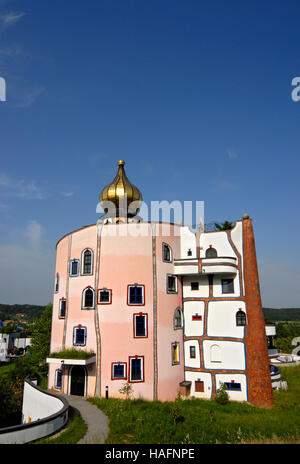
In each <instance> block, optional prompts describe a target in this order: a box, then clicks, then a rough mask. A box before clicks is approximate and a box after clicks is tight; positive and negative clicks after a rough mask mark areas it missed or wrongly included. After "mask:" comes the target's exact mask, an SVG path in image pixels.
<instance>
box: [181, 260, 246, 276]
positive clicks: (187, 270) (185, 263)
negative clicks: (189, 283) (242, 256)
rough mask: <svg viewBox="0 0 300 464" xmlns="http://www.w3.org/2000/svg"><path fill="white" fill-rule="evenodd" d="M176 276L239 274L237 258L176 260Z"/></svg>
mask: <svg viewBox="0 0 300 464" xmlns="http://www.w3.org/2000/svg"><path fill="white" fill-rule="evenodd" d="M174 268H175V269H174V274H176V275H192V274H231V275H232V274H237V258H234V257H233V256H223V257H218V258H199V259H197V258H190V259H188V258H184V259H175V260H174Z"/></svg>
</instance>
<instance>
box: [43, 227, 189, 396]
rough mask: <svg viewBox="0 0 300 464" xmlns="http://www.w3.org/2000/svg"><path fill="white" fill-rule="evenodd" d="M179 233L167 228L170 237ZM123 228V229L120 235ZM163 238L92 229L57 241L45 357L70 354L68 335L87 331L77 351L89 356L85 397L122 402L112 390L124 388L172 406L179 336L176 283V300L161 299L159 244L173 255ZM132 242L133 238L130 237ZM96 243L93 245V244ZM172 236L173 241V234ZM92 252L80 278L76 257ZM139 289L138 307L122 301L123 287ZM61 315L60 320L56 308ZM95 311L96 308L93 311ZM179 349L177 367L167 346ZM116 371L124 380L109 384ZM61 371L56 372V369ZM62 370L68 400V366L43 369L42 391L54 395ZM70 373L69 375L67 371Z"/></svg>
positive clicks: (155, 232) (166, 271)
mask: <svg viewBox="0 0 300 464" xmlns="http://www.w3.org/2000/svg"><path fill="white" fill-rule="evenodd" d="M174 227H178V226H171V229H172V228H174ZM127 228H128V229H127ZM172 232H173V231H171V236H167V237H164V236H163V235H162V233H161V225H159V224H156V225H155V226H153V225H151V224H148V223H142V224H134V223H132V224H116V225H113V224H106V225H102V224H101V225H92V226H88V227H85V228H82V229H79V230H77V231H75V232H73V233H71V234H69V235H66V236H65V237H63V238H62V239H61V240H60V241H59V242H58V244H57V256H56V271H55V274H56V275H57V274H59V282H58V288H56V290H58V291H57V292H55V293H54V300H53V323H52V337H51V352H54V351H59V350H61V349H62V348H73V347H74V328H76V327H78V326H80V327H82V328H84V330H85V331H86V340H85V343H84V346H80V347H78V346H77V349H84V350H87V351H90V350H92V351H93V352H94V353H95V355H96V360H95V362H94V363H90V364H88V365H85V366H83V367H82V372H83V371H84V372H85V390H84V394H85V395H86V396H94V395H96V396H105V392H106V390H107V387H108V394H109V396H121V395H120V393H119V389H120V388H121V386H122V385H123V384H124V382H127V381H129V383H130V384H131V386H132V388H133V394H134V397H136V398H138V397H142V398H145V399H149V400H153V399H159V400H174V399H175V398H176V396H177V395H178V391H179V383H180V382H181V381H182V380H183V379H184V358H183V334H182V328H180V329H174V311H175V309H176V308H178V307H179V308H181V283H180V280H179V279H178V280H177V288H176V292H174V293H168V292H167V276H168V275H174V264H173V260H172V261H171V262H164V260H163V256H162V247H163V243H166V244H168V245H169V246H170V247H171V250H172V253H174V254H176V255H179V253H180V249H179V246H180V242H179V237H175V236H172ZM137 234H139V235H138V236H136V235H137ZM98 235H99V238H98ZM173 235H174V234H173ZM86 249H88V250H91V252H92V273H91V275H81V274H82V271H83V268H82V266H83V256H82V254H83V252H84V250H86ZM72 260H78V266H79V269H78V271H79V272H78V275H75V276H72V275H70V267H71V262H72ZM136 284H137V286H138V287H142V289H143V301H142V303H141V304H134V303H133V304H132V303H130V301H129V295H128V293H129V286H131V287H133V286H135V285H136ZM88 287H91V289H92V290H94V291H95V301H94V303H95V304H94V308H93V309H82V308H83V301H82V300H83V292H84V289H86V288H88ZM98 289H107V290H109V291H110V292H111V301H110V303H104V304H102V303H99V302H97V290H98ZM62 299H65V300H66V311H65V314H63V317H60V316H61V314H60V302H61V300H62ZM97 303H99V304H97ZM139 315H142V316H144V317H145V319H144V321H145V325H146V330H145V334H144V336H142V337H137V336H136V334H135V317H136V316H139ZM174 344H178V348H177V349H178V357H179V359H178V360H176V361H177V362H176V363H175V364H174V363H173V362H172V356H173V352H172V350H173V345H174ZM136 357H137V358H138V359H139V360H140V361H139V362H141V366H140V367H141V371H142V373H141V378H140V379H138V380H136V379H134V378H132V372H130V370H131V368H132V366H133V365H132V361H131V360H132V359H133V358H136ZM118 363H120V364H121V365H122V366H123V367H122V368H124V376H122V377H121V378H114V375H113V369H114V365H116V364H118ZM62 364H63V368H62ZM60 369H62V373H63V375H62V386H61V388H62V389H63V391H64V392H65V393H70V390H71V382H72V370H73V369H74V364H72V363H71V362H70V361H69V363H68V364H65V361H64V362H63V363H61V362H60V361H59V362H57V363H54V362H53V361H52V362H51V363H50V364H49V388H50V389H52V388H55V387H56V383H57V382H56V371H57V370H60ZM74 372H75V371H74Z"/></svg>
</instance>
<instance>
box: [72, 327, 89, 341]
mask: <svg viewBox="0 0 300 464" xmlns="http://www.w3.org/2000/svg"><path fill="white" fill-rule="evenodd" d="M85 344H86V327H82V326H81V325H80V326H77V327H74V332H73V345H74V346H85Z"/></svg>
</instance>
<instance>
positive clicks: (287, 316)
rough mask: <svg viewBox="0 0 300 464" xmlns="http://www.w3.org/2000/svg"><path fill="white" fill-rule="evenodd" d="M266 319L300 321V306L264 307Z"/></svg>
mask: <svg viewBox="0 0 300 464" xmlns="http://www.w3.org/2000/svg"><path fill="white" fill-rule="evenodd" d="M263 312H264V316H265V319H266V320H269V321H272V322H278V321H294V322H296V321H298V322H300V308H281V309H276V308H263Z"/></svg>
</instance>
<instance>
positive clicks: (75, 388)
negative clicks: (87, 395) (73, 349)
mask: <svg viewBox="0 0 300 464" xmlns="http://www.w3.org/2000/svg"><path fill="white" fill-rule="evenodd" d="M84 386H85V369H84V367H83V366H73V367H72V371H71V389H70V394H71V395H77V396H84Z"/></svg>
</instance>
